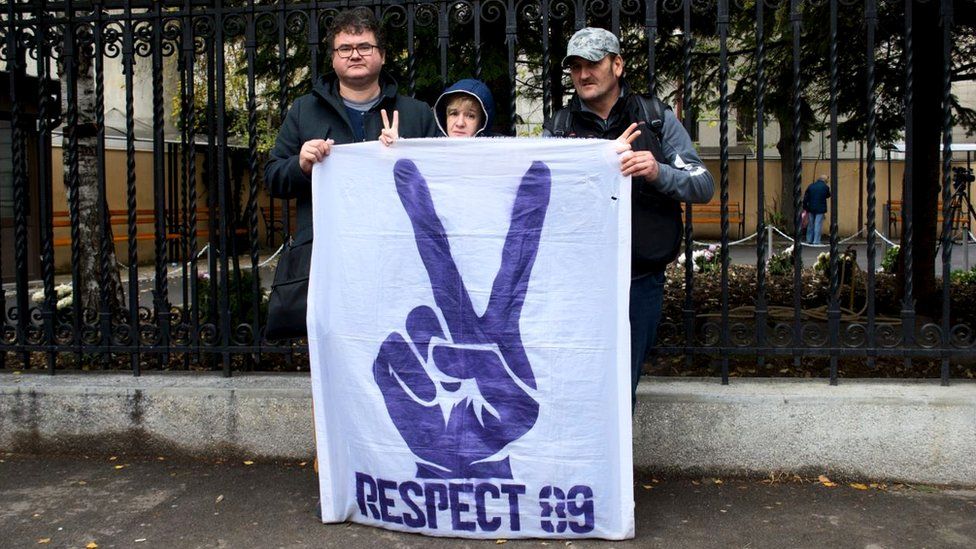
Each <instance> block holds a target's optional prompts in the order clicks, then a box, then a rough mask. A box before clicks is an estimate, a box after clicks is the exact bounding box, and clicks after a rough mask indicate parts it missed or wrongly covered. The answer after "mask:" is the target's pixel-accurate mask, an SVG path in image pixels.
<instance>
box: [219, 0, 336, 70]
mask: <svg viewBox="0 0 976 549" xmlns="http://www.w3.org/2000/svg"><path fill="white" fill-rule="evenodd" d="M218 5H221V6H222V5H223V2H220V0H218ZM318 5H319V3H318V0H314V1H313V2H312V7H311V8H310V9H309V13H308V56H309V59H310V60H311V67H310V68H311V74H310V76H311V78H312V82H313V83H314V82H315V81H316V80H318V79H319V47H320V42H321V39H320V38H319V7H318ZM218 26H219V25H218ZM221 36H222V35H221ZM332 47H333V45H332V44H328V47H327V48H326V49H327V50H328V51H326V52H325V53H327V54H328V56H329V57H330V58H331V57H332ZM219 57H221V59H220V61H219V62H220V63H221V64H223V54H222V52H221V56H219Z"/></svg>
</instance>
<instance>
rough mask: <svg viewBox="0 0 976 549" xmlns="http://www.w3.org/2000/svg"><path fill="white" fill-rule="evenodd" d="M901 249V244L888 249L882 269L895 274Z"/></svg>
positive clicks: (882, 262) (882, 261)
mask: <svg viewBox="0 0 976 549" xmlns="http://www.w3.org/2000/svg"><path fill="white" fill-rule="evenodd" d="M899 250H901V247H899V246H892V247H890V248H888V251H886V252H885V254H884V259H882V260H881V270H882V271H884V272H886V273H889V274H894V273H895V271H897V270H898V251H899Z"/></svg>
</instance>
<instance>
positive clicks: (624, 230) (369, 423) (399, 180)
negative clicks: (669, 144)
mask: <svg viewBox="0 0 976 549" xmlns="http://www.w3.org/2000/svg"><path fill="white" fill-rule="evenodd" d="M312 189H313V192H312V198H313V201H312V202H313V211H314V227H315V229H314V232H315V241H314V245H313V252H312V269H311V275H310V276H311V279H310V283H309V296H308V327H309V352H310V355H311V357H310V358H311V364H312V391H313V397H314V407H315V426H316V443H317V447H318V458H319V482H320V490H321V494H322V520H323V521H324V522H342V521H346V520H351V521H354V522H361V523H364V524H370V525H375V526H382V527H384V528H390V529H393V530H401V531H407V532H419V533H424V534H430V535H436V536H463V537H475V538H522V537H560V538H577V537H598V538H607V539H622V538H629V537H633V535H634V494H633V478H632V477H633V471H632V461H633V459H632V451H631V415H630V372H629V370H630V365H629V362H630V328H629V326H630V324H629V320H628V318H629V317H628V306H629V297H628V295H629V287H630V179H629V178H625V177H622V176H621V175H620V164H619V159H618V158H617V155H616V154H615V152H614V147H613V144H612V143H610V142H608V141H599V140H583V139H579V140H576V139H558V140H557V139H416V140H401V141H399V142H398V143H397V144H396V145H395V146H394V147H391V148H386V147H383V146H382V145H381V144H379V143H376V142H372V143H358V144H353V145H341V146H336V147H333V149H332V154H331V155H330V156H329V157H328V158H327V159H326V160H325V161H324V162H322V163H321V164H318V165H316V166H315V168H314V170H313V173H312Z"/></svg>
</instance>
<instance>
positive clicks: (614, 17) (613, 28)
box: [610, 0, 620, 37]
mask: <svg viewBox="0 0 976 549" xmlns="http://www.w3.org/2000/svg"><path fill="white" fill-rule="evenodd" d="M610 32H612V33H613V34H615V35H617V36H618V37H619V36H620V0H613V1H611V2H610Z"/></svg>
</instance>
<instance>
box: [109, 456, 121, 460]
mask: <svg viewBox="0 0 976 549" xmlns="http://www.w3.org/2000/svg"><path fill="white" fill-rule="evenodd" d="M117 459H119V458H118V456H112V457H110V458H108V460H109V461H115V460H117Z"/></svg>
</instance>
